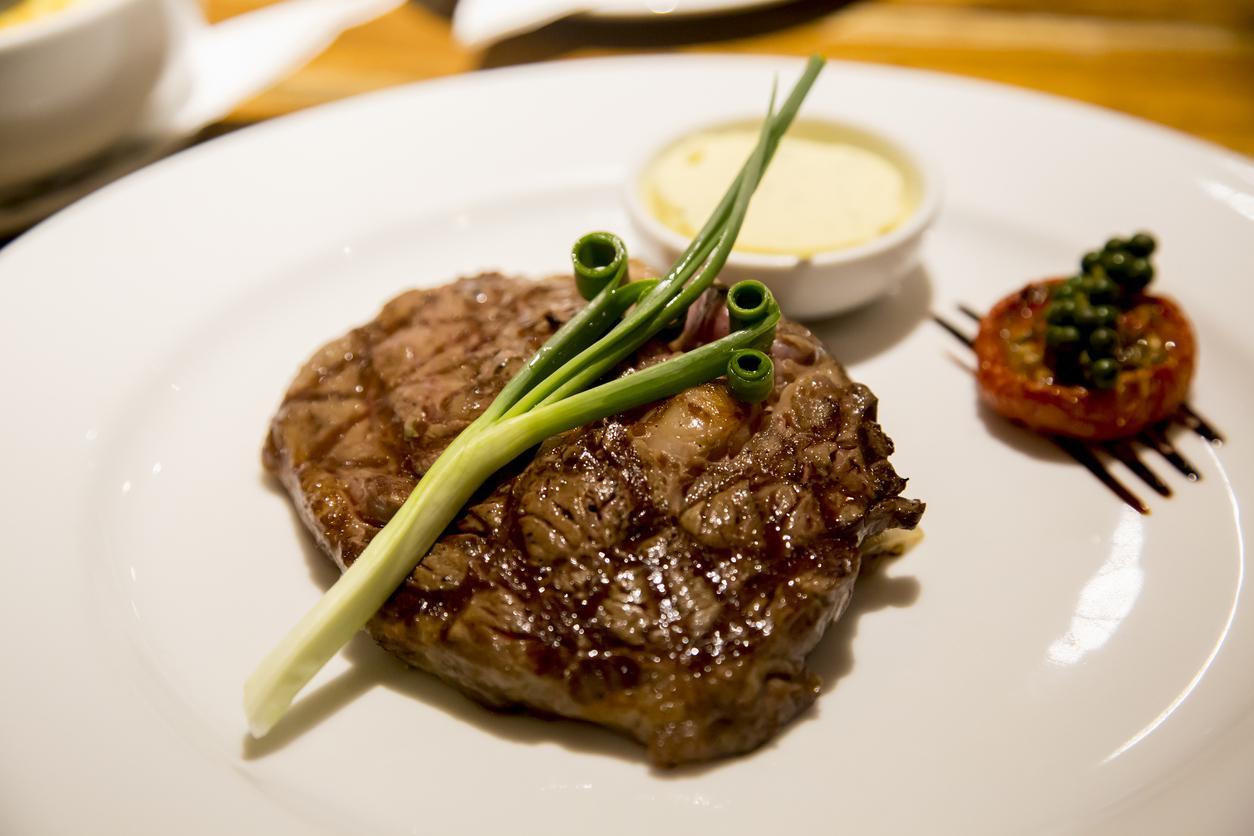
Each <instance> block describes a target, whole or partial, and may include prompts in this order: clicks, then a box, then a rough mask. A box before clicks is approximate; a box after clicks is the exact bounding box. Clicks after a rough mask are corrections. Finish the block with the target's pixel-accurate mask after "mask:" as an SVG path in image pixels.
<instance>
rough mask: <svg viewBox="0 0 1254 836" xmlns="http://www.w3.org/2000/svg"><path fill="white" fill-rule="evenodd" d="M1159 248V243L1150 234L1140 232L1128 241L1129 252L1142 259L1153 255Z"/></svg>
mask: <svg viewBox="0 0 1254 836" xmlns="http://www.w3.org/2000/svg"><path fill="white" fill-rule="evenodd" d="M1157 247H1158V242H1157V241H1155V240H1154V236H1152V235H1150V234H1149V233H1148V232H1138V233H1137V234H1136V235H1133V236H1132V237H1131V238H1129V239H1128V252H1130V253H1132V254H1133V255H1134V256H1139V257H1141V258H1148V257H1149V256H1151V255H1153V254H1154V250H1155V249H1156V248H1157Z"/></svg>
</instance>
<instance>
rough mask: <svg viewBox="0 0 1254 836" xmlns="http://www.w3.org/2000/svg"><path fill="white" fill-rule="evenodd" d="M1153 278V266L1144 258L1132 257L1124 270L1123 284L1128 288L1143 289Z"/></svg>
mask: <svg viewBox="0 0 1254 836" xmlns="http://www.w3.org/2000/svg"><path fill="white" fill-rule="evenodd" d="M1153 280H1154V266H1153V265H1152V264H1150V263H1149V259H1146V258H1134V259H1132V260H1131V261H1129V262H1128V267H1127V269H1126V270H1125V271H1124V275H1123V285H1124V287H1126V288H1128V289H1129V290H1133V291H1140V290H1144V289H1145V288H1146V286H1148V285H1149V283H1150V282H1151V281H1153Z"/></svg>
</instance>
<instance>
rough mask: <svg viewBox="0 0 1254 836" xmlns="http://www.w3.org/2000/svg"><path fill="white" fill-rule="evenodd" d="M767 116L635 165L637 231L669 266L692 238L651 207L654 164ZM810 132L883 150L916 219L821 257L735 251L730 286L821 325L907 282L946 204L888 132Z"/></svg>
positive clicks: (817, 121)
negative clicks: (745, 285)
mask: <svg viewBox="0 0 1254 836" xmlns="http://www.w3.org/2000/svg"><path fill="white" fill-rule="evenodd" d="M760 121H761V117H760V116H759V117H752V118H732V119H725V120H720V121H717V122H713V123H709V124H706V125H703V126H696V127H695V128H690V129H688V130H685V131H684V132H682V133H680V134H678V135H675V136H672V137H671V138H669V139H668V140H666V141H665V142H663V143H661V144H659V145H656V146H654V147H653V148H651V149H650V150H649V152H648V153H647V154H645V155H643V156H642V157H641V158H640V160H639V162H638V163H637V164H636V165H634V166H632V168H631V171H630V172H629V174H628V177H627V180H626V184H625V188H624V200H625V203H626V205H627V212H628V215H629V216H630V218H631V221H632V224H633V226H634V227H635V228H636V231H637V232H639V233H640V234H641V235H642V236H643V237H644V238H645V240H646V242H647V243H648V245H650V249H656V250H658V251H659V252H657V253H650V254H656V255H660V256H661V257H662V258H664V259H666V260H670V259H673V258H675V257H676V256H678V255H679V254H680V253H681V252H683V250H684V249H685V248H686V247H687V246H688V243H689V239H688V238H687V237H686V236H684V235H681V234H679V233H678V232H676V231H675V230H673V229H671V228H670V227H668V226H666V225H665V224H663V223H662V222H661V221H660V220H658V218H657V217H656V216H654V214H653V213H652V212H651V211H649V209H648V207H647V206H645V202H644V199H643V197H642V195H641V185H642V179H643V175H644V173H645V171H646V170H647V169H648V167H649V165H650V164H651V163H652V162H653V161H654V160H656V159H657V158H658V157H659V155H661V154H662V153H663V152H664V151H665V150H666V149H668V148H670V147H671V146H672V145H674V144H675V143H676V142H679V141H680V140H682V139H683V138H684V137H687V136H690V135H691V134H693V133H699V132H704V131H718V130H722V129H727V128H732V127H736V126H739V125H743V124H747V123H752V124H757V123H759V122H760ZM802 126H809V127H810V128H811V129H818V130H821V131H822V132H823V133H824V134H825V135H828V136H834V137H839V138H840V139H841V140H843V141H847V142H850V143H852V144H855V145H859V146H861V147H864V148H867V149H869V150H872V151H875V152H876V153H878V154H881V155H883V156H884V157H886V158H887V159H889V160H890V161H891V162H892V163H893V164H895V165H896V166H897V167H898V168H899V169H900V170H901V172H902V173H903V175H904V176H905V180H906V189H907V196H908V200H909V201H910V203H911V210H910V212H909V214H908V215H907V216H906V217H905V218H904V219H903V220H902V221H901V222H900V223H898V224H897V225H896V226H895V227H893V228H892V229H890V230H888V231H887V232H885V233H884V234H883V235H880V236H877V237H876V238H873V239H872V240H870V241H867V242H866V243H864V244H859V245H857V246H852V247H844V248H841V249H835V250H829V251H826V252H821V253H816V254H815V255H811V256H799V255H774V254H764V253H753V252H741V251H739V250H732V252H731V255H730V256H729V257H728V259H727V263H726V265H725V266H724V267H723V269H722V271H721V272H720V277H721V278H722V279H723V280H724V281H726V282H729V283H730V282H737V281H741V280H743V279H757V280H758V281H761V282H762V283H763V284H765V285H766V286H767V287H769V288H770V289H771V292H772V293H773V294H774V295H775V298H776V299H777V300H778V301H779V305H780V308H781V310H783V312H784V314H785V315H787V316H789V317H791V318H793V319H798V320H814V319H820V318H822V317H827V316H831V315H833V314H837V313H841V312H842V311H848V310H851V309H853V308H857V307H859V306H861V305H865V304H866V303H868V302H870V301H872V300H873V299H876V298H878V297H879V296H882V295H883V294H885V293H888V292H890V291H892V290H894V289H896V287H897V286H898V285H899V284H900V283H901V280H902V279H903V278H904V277H905V275H906V274H907V273H909V272H910V271H911V270H912V269H913V268H914V267H915V266H917V264H918V261H919V245H920V244H921V243H922V239H923V233H924V232H925V231H926V230H927V228H928V226H929V225H931V223H932V221H933V220H934V219H935V217H936V214H937V212H938V211H939V209H940V204H941V191H942V189H941V182H940V178H939V176H938V175H937V174H936V172H935V170H934V168H933V167H932V166H930V165H928V164H926V163H925V162H924V161H923V159H922V158H921V157H920V156H919V155H918V154H916V153H914V152H912V151H910V150H909V149H908V148H907V147H906V146H905V145H904V144H903V143H901V142H900V141H898V140H896V139H893V138H891V137H889V136H888V135H886V134H884V133H883V132H881V131H877V130H872V129H871V128H868V127H866V126H862V125H858V124H854V123H852V122H847V121H843V120H839V119H832V118H827V117H823V118H804V119H798V120H797V122H796V127H802Z"/></svg>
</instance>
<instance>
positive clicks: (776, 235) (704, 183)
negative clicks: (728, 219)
mask: <svg viewBox="0 0 1254 836" xmlns="http://www.w3.org/2000/svg"><path fill="white" fill-rule="evenodd" d="M798 128H800V130H797V131H796V133H795V134H789V135H788V136H787V137H785V138H784V140H783V142H782V143H780V147H779V150H778V151H777V152H776V154H775V158H774V160H773V161H772V162H771V165H770V168H769V169H768V170H767V173H766V176H765V177H764V178H763V180H762V184H761V186H759V188H758V191H757V193H756V194H755V195H754V197H753V200H752V202H751V203H750V204H749V213H748V215H747V216H746V218H745V223H744V227H743V229H742V230H741V232H740V237H739V239H738V240H737V243H736V246H735V249H736V250H739V251H742V252H757V253H773V254H787V255H800V256H809V255H814V254H815V253H820V252H826V251H830V250H839V249H845V248H848V247H854V246H857V245H859V244H864V243H866V242H868V241H871V240H872V239H874V238H876V237H878V236H880V235H883V234H884V233H886V232H889V231H890V230H892V229H893V228H894V227H896V226H897V225H898V224H900V223H901V222H902V221H903V220H904V219H905V218H906V217H907V216H908V215H909V214H910V212H911V211H912V210H913V208H914V202H915V201H914V199H913V196H912V194H911V188H910V184H909V183H908V181H907V177H906V175H905V174H904V172H903V171H902V169H901V167H900V166H899V165H898V164H897V163H896V162H894V161H893V160H891V159H890V158H889V157H888V156H886V155H885V154H883V153H880V152H879V151H877V150H875V149H874V148H872V147H870V146H869V145H867V144H863V143H860V142H858V141H857V140H856V139H855V138H852V137H845V136H842V135H841V134H840V132H839V129H838V128H837V127H836V126H832V129H831V130H829V131H824V130H823V128H824V126H823V125H822V124H821V123H810V124H809V126H808V128H809V129H808V130H807V129H806V128H807V126H806V125H804V124H803V123H798ZM757 131H758V128H757V126H755V125H752V124H747V123H746V124H740V125H734V126H729V127H725V128H719V129H715V130H711V131H705V132H700V133H695V134H691V135H689V136H687V137H685V138H683V139H681V140H680V141H678V142H676V143H675V144H673V145H671V146H670V147H669V148H667V149H666V150H665V151H663V152H662V153H661V154H660V155H659V156H658V157H657V158H656V159H655V160H654V161H653V162H652V163H651V164H650V165H649V167H648V168H647V169H646V171H645V173H644V178H643V181H642V183H641V189H642V197H643V199H644V205H645V207H647V209H648V211H649V212H651V213H652V214H653V215H654V217H656V218H657V219H658V220H660V221H661V222H662V223H663V224H665V225H666V226H668V227H670V228H671V229H673V230H675V231H676V232H678V233H680V234H681V235H685V236H687V237H692V236H694V235H696V233H697V231H698V230H699V229H700V225H701V224H702V223H703V222H704V220H705V219H706V218H707V217H709V215H710V213H711V212H712V211H713V209H714V207H715V206H716V205H717V204H718V201H719V200H720V199H721V198H722V196H723V191H724V190H725V189H726V187H727V183H729V182H730V181H731V180H732V178H733V177H734V176H735V175H736V172H737V171H738V170H739V169H740V167H741V165H743V164H744V161H745V159H746V158H747V157H748V156H749V152H750V151H751V150H752V149H753V146H754V144H755V142H756V140H757Z"/></svg>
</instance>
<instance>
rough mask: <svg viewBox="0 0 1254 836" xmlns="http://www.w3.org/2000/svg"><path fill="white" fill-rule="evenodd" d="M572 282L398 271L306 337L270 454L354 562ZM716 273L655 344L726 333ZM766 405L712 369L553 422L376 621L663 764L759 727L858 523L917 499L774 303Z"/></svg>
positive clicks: (854, 550) (563, 302) (500, 703)
mask: <svg viewBox="0 0 1254 836" xmlns="http://www.w3.org/2000/svg"><path fill="white" fill-rule="evenodd" d="M581 304H582V300H581V299H580V298H579V297H578V294H577V293H576V292H575V290H574V286H573V283H572V282H571V281H570V279H568V278H559V279H549V280H545V281H529V280H523V279H511V278H506V277H504V276H500V275H484V276H479V277H477V278H472V279H463V280H460V281H458V282H455V283H453V284H450V285H446V286H443V287H439V288H435V289H431V290H418V291H411V292H408V293H405V294H403V295H401V296H399V297H397V298H396V299H394V300H392V301H391V302H389V303H388V304H387V305H386V306H385V307H384V309H383V311H382V312H381V313H380V315H379V316H378V318H376V319H375V320H374V321H372V322H370V323H368V324H367V325H365V326H363V327H361V328H358V329H356V330H354V331H352V332H350V333H349V334H348V335H347V336H345V337H342V338H341V339H338V340H336V341H334V342H332V343H330V344H329V345H327V346H325V347H324V348H322V349H321V350H320V351H318V353H317V354H315V355H314V357H313V358H312V359H311V360H310V361H309V362H308V363H307V364H306V366H305V367H304V368H303V369H302V370H301V372H300V373H299V375H298V376H297V378H296V380H295V381H294V382H293V384H292V386H291V388H290V389H289V390H288V392H287V395H286V397H285V398H284V401H283V405H282V406H281V407H280V409H279V411H278V414H277V415H276V416H275V418H274V421H273V424H272V426H271V431H270V434H269V437H268V439H267V441H266V444H265V450H264V454H263V459H264V462H265V465H266V467H267V468H268V469H270V470H271V471H272V472H274V473H275V474H277V475H278V476H279V477H280V478H281V479H282V481H283V483H284V484H285V485H286V487H287V489H288V490H289V492H290V493H291V496H292V499H293V500H294V501H295V503H296V504H297V506H298V507H299V509H300V511H301V514H302V517H303V519H304V521H305V523H306V525H308V527H309V528H310V530H311V531H312V532H313V534H314V536H315V537H316V538H317V540H318V542H319V544H320V545H321V546H322V548H323V549H324V550H325V551H326V552H327V554H328V555H330V556H331V557H332V558H333V559H334V560H335V561H336V562H337V563H338V564H339V565H340V567H341V568H345V567H347V566H348V565H350V564H351V563H352V562H353V560H354V559H355V558H356V557H357V556H358V555H359V554H360V553H361V551H362V549H363V548H365V546H366V544H367V543H368V542H369V541H370V538H371V537H373V536H374V534H375V533H376V532H378V530H379V528H380V527H381V526H382V525H384V524H385V523H386V522H387V521H388V519H389V518H390V517H391V516H392V514H394V513H395V511H396V510H397V508H398V507H399V506H400V505H401V503H402V502H403V501H404V500H405V498H406V496H407V495H408V494H409V492H410V490H411V489H412V488H413V487H414V485H415V484H416V482H417V479H418V477H419V476H420V475H421V474H422V473H423V472H425V471H426V469H427V468H428V467H430V466H431V464H432V462H434V460H435V458H436V457H437V456H438V455H439V453H440V451H441V450H442V449H443V448H444V446H445V445H446V444H448V442H449V441H450V440H451V439H452V438H453V437H454V436H455V435H456V434H457V433H458V432H459V431H460V430H462V429H463V428H464V427H465V426H466V425H467V424H468V423H469V422H470V421H471V420H473V419H474V417H475V416H476V415H478V414H479V412H480V411H481V410H482V409H484V408H485V407H486V406H487V404H488V403H490V402H491V400H492V398H493V397H494V396H495V395H496V393H497V392H498V391H499V390H500V389H501V387H502V386H503V385H504V384H505V382H506V381H507V380H508V379H509V378H510V377H511V376H512V375H513V373H514V372H515V371H516V370H517V369H518V368H519V366H520V365H521V364H522V363H523V362H524V360H525V359H526V358H527V357H529V356H530V355H531V354H532V353H533V352H534V351H535V350H536V349H537V348H538V347H539V346H540V345H541V344H542V343H543V342H544V340H545V339H547V338H548V337H549V336H550V335H551V334H552V333H553V332H554V331H555V330H556V329H557V328H558V327H559V326H560V324H561V323H562V322H563V321H565V320H566V319H567V318H568V317H569V316H571V315H572V313H573V312H574V311H575V310H577V308H578V307H579V305H581ZM726 327H727V325H726V314H725V311H724V306H723V304H722V301H721V298H720V296H719V295H718V293H717V292H716V291H710V292H708V293H707V294H706V296H705V297H703V298H702V299H701V300H698V302H697V304H695V305H694V306H693V308H692V310H690V312H689V317H688V320H687V323H686V326H685V327H684V329H683V333H682V334H680V335H679V336H678V337H676V338H675V339H674V340H673V341H672V342H671V343H663V342H661V341H656V342H654V343H652V344H650V345H648V346H646V347H645V348H643V349H642V350H641V351H640V352H638V354H637V355H636V357H635V358H634V359H633V361H632V362H633V363H635V364H637V365H639V364H643V363H648V362H652V361H654V360H656V359H658V358H660V357H663V356H665V355H667V354H670V353H673V352H675V351H678V350H683V349H685V348H689V347H691V346H692V345H695V344H697V343H699V342H703V341H707V340H709V339H711V338H713V337H715V336H717V335H719V333H720V331H721V332H725V331H726ZM773 355H774V357H775V360H776V389H775V392H774V394H773V395H772V397H771V398H769V399H768V400H767V401H766V402H765V403H763V404H760V405H757V406H750V405H747V404H744V403H741V402H739V401H737V400H736V399H734V398H733V397H732V396H731V395H730V393H729V392H728V390H727V389H726V387H725V386H724V385H723V384H722V383H720V382H714V383H709V384H706V385H704V386H699V387H696V388H694V389H691V390H689V391H687V392H684V393H682V394H680V395H677V396H676V397H673V398H670V399H669V400H667V401H663V402H661V403H658V404H654V405H652V406H649V407H644V408H640V409H637V410H635V411H632V412H630V413H628V414H624V415H619V416H615V417H613V418H610V419H606V420H602V421H598V422H596V423H594V424H590V425H588V426H585V427H582V428H580V429H576V430H572V431H570V432H568V433H565V434H563V435H560V436H557V437H555V438H553V439H550V440H549V441H548V442H546V443H545V444H544V445H542V447H541V448H540V449H539V451H538V452H537V453H536V455H535V456H534V458H532V459H531V460H530V461H527V462H518V463H515V465H514V466H513V467H512V468H511V469H510V472H508V473H503V474H501V475H500V476H499V477H498V480H497V481H496V482H495V483H494V484H490V485H487V486H485V487H484V489H483V491H482V492H481V494H480V496H479V497H477V498H476V499H475V500H474V501H472V503H471V505H470V507H468V508H467V509H466V510H465V511H464V512H463V513H462V515H461V516H460V517H458V518H457V519H456V520H455V521H454V522H453V524H452V525H451V526H450V527H449V529H448V530H447V531H446V532H445V534H444V536H443V537H442V538H441V539H440V540H439V542H437V544H436V545H435V547H434V548H433V549H432V551H431V552H430V554H428V555H427V557H426V559H425V560H424V561H423V562H422V564H421V565H420V566H419V567H418V568H417V569H415V570H414V572H413V573H412V574H411V575H410V577H409V578H408V579H407V580H406V581H405V583H404V584H403V585H402V586H401V588H400V589H398V590H397V591H396V593H395V594H394V595H393V596H392V597H391V599H390V600H389V601H388V602H387V604H386V605H385V606H384V607H383V609H382V610H380V612H379V613H378V614H377V615H376V616H375V617H374V618H373V619H372V620H371V622H370V624H369V626H368V629H369V631H370V633H371V635H372V636H373V637H374V638H375V640H376V641H377V642H378V643H379V644H380V645H382V646H383V647H384V648H386V649H387V650H389V651H391V652H392V653H395V654H396V655H397V656H399V657H400V658H402V659H404V660H405V661H406V662H408V663H409V664H411V665H413V666H415V667H418V668H421V669H423V670H426V671H430V672H432V673H434V674H436V675H437V676H440V677H441V678H443V679H445V680H447V681H448V682H451V683H452V684H454V685H456V686H458V687H460V688H461V689H463V690H464V691H465V692H467V693H468V694H470V695H471V696H473V697H475V698H476V699H478V700H480V701H482V702H484V703H486V704H488V705H490V706H495V707H510V706H524V707H526V708H529V709H532V710H536V711H540V712H543V713H546V714H555V715H561V716H564V717H572V718H578V719H582V720H589V721H592V722H595V723H600V724H602V725H605V726H608V727H610V728H613V729H617V730H619V731H621V732H625V733H626V734H628V735H631V736H634V737H636V738H638V739H639V740H640V741H641V742H643V743H644V744H645V745H646V746H647V747H648V751H649V756H650V758H651V759H652V760H653V761H654V762H655V763H657V764H662V765H672V764H678V763H683V762H687V761H694V760H700V759H705V758H711V757H716V756H719V755H727V754H731V753H736V752H743V751H746V750H749V749H752V748H754V747H756V746H758V745H759V744H761V743H762V742H763V741H765V740H766V739H768V738H769V737H770V736H771V735H772V734H773V733H774V732H775V731H776V730H777V729H779V727H780V726H781V725H782V724H783V723H785V722H787V721H788V720H789V719H790V718H792V717H793V716H795V715H796V714H797V713H798V712H799V711H801V710H802V709H803V708H805V707H806V706H807V705H809V704H810V702H812V701H813V700H814V698H815V696H816V694H817V693H818V687H819V681H818V678H817V677H816V676H814V675H813V674H812V673H810V672H809V671H808V670H807V669H806V667H805V657H806V654H807V653H808V652H809V651H810V649H811V648H812V647H813V646H814V645H815V643H816V642H817V641H818V640H819V638H820V636H821V635H822V634H823V631H824V630H825V629H826V628H827V626H828V625H829V624H830V623H832V622H833V621H834V620H835V619H836V618H838V617H839V616H840V614H841V613H842V612H843V611H844V609H845V607H846V605H847V604H848V603H849V599H850V596H851V595H852V592H853V586H854V581H855V579H856V578H857V576H858V571H859V568H860V565H861V560H862V550H861V547H862V546H863V545H864V543H865V542H866V541H867V539H868V538H871V537H873V536H874V535H877V534H879V533H880V532H884V531H886V530H890V529H912V528H914V527H915V525H916V524H917V523H918V520H919V517H920V515H921V514H922V512H923V505H922V503H920V502H917V501H914V500H909V499H904V498H902V497H901V496H899V494H900V492H901V490H902V488H903V487H904V485H905V480H904V479H902V478H900V477H899V476H897V474H896V473H895V472H894V471H893V468H892V466H891V465H890V464H889V462H888V458H887V457H888V455H889V454H890V453H891V452H892V442H891V441H890V440H889V439H888V437H887V436H886V435H884V433H883V432H882V431H881V429H880V427H879V425H878V424H877V423H876V421H875V412H876V401H875V397H874V395H872V394H871V392H870V391H869V390H868V389H867V388H866V387H865V386H862V385H860V384H857V383H853V382H851V381H850V380H849V378H848V377H847V376H846V374H845V372H844V370H843V369H842V368H841V367H840V365H839V364H837V362H836V361H835V360H833V359H832V357H831V356H830V355H829V354H828V353H827V351H826V350H825V349H824V347H823V346H822V345H821V344H820V343H819V342H818V340H816V339H815V338H814V337H813V336H812V335H811V334H810V333H809V332H808V331H806V330H805V329H804V328H802V327H800V326H798V325H796V324H794V323H791V322H787V321H783V322H781V323H780V325H779V328H778V331H777V336H776V341H775V345H774V347H773Z"/></svg>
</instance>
